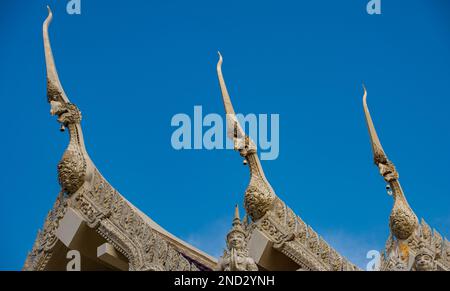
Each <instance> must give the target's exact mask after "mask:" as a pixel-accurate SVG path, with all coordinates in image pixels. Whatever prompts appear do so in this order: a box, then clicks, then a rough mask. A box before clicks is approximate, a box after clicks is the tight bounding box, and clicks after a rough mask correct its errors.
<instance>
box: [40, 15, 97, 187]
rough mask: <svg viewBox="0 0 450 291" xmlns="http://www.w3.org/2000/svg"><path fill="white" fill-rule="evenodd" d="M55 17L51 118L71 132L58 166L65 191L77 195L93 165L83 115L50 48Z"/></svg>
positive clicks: (49, 84) (47, 46) (50, 67)
mask: <svg viewBox="0 0 450 291" xmlns="http://www.w3.org/2000/svg"><path fill="white" fill-rule="evenodd" d="M52 19H53V13H52V12H51V10H50V8H48V17H47V19H46V20H45V21H44V24H43V37H44V51H45V63H46V68H47V100H48V102H49V103H50V107H51V109H50V114H51V115H55V116H57V120H58V122H59V123H60V126H61V127H60V129H61V131H65V129H66V128H68V131H69V136H70V141H69V145H68V146H67V148H66V150H65V152H64V154H63V156H62V158H61V161H60V162H59V163H58V180H59V183H60V185H61V188H62V190H63V191H64V192H65V193H66V194H68V195H72V194H74V193H75V192H76V191H77V190H78V189H79V188H80V187H81V186H82V185H83V183H84V182H85V181H86V180H87V179H88V178H89V173H91V172H92V169H93V165H92V163H91V161H90V158H89V156H88V154H87V152H86V148H85V146H84V140H83V134H82V130H81V126H80V122H81V112H80V110H79V109H78V107H77V106H76V105H75V104H72V103H71V102H70V101H69V98H68V97H67V95H66V93H65V92H64V89H63V87H62V85H61V82H60V80H59V76H58V72H57V70H56V65H55V60H54V58H53V53H52V49H51V45H50V38H49V35H48V28H49V25H50V23H51V21H52Z"/></svg>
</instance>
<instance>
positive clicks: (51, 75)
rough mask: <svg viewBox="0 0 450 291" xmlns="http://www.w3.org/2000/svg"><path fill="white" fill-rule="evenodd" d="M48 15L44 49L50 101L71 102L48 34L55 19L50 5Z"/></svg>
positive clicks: (44, 32) (44, 27)
mask: <svg viewBox="0 0 450 291" xmlns="http://www.w3.org/2000/svg"><path fill="white" fill-rule="evenodd" d="M47 9H48V16H47V19H45V21H44V24H43V27H42V30H43V34H44V50H45V64H46V66H47V96H48V98H49V100H48V102H51V101H52V100H53V101H59V102H64V103H70V102H69V99H68V98H67V96H66V93H65V92H64V89H63V87H62V85H61V82H60V81H59V77H58V72H57V71H56V65H55V60H54V58H53V53H52V47H51V45H50V38H49V36H48V27H49V25H50V23H51V22H52V19H53V13H52V10H51V9H50V7H49V6H47Z"/></svg>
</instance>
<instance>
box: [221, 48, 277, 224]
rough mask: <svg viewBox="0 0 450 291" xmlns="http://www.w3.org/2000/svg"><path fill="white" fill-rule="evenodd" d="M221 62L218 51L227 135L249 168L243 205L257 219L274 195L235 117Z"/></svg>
mask: <svg viewBox="0 0 450 291" xmlns="http://www.w3.org/2000/svg"><path fill="white" fill-rule="evenodd" d="M222 62H223V58H222V55H220V53H219V61H218V63H217V75H218V78H219V84H220V89H221V91H222V99H223V104H224V107H225V113H226V116H227V135H228V137H229V138H230V139H232V140H233V142H234V148H235V150H237V151H239V153H240V155H241V156H242V157H243V158H244V164H246V165H248V167H249V169H250V182H249V185H248V187H247V189H246V191H245V196H244V206H245V210H246V211H247V213H248V215H249V216H250V218H251V219H252V220H253V221H257V220H258V219H260V218H261V217H263V216H264V215H265V214H266V212H267V211H268V210H269V209H271V208H272V207H273V204H274V201H275V198H276V195H275V192H274V191H273V189H272V186H271V185H270V183H269V182H268V180H267V179H266V176H265V174H264V171H263V169H262V166H261V162H260V160H259V158H258V154H257V148H256V145H255V143H254V142H253V141H252V140H251V139H250V137H249V136H247V135H246V134H245V131H244V130H243V129H242V127H241V125H240V124H239V121H238V119H237V117H236V114H235V111H234V108H233V105H232V103H231V99H230V95H229V94H228V90H227V87H226V85H225V80H224V77H223V74H222Z"/></svg>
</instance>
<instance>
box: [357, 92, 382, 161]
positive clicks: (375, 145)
mask: <svg viewBox="0 0 450 291" xmlns="http://www.w3.org/2000/svg"><path fill="white" fill-rule="evenodd" d="M362 86H363V89H364V96H363V107H364V114H365V117H366V122H367V128H368V130H369V136H370V142H371V145H372V151H373V159H374V161H375V164H377V165H378V164H379V163H380V162H384V163H385V162H387V160H388V158H387V155H386V154H385V152H384V150H383V146H382V145H381V142H380V139H379V138H378V134H377V131H376V130H375V126H374V124H373V121H372V117H371V116H370V112H369V107H368V106H367V90H366V87H365V86H364V84H363V85H362Z"/></svg>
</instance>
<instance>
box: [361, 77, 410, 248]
mask: <svg viewBox="0 0 450 291" xmlns="http://www.w3.org/2000/svg"><path fill="white" fill-rule="evenodd" d="M363 88H364V96H363V107H364V113H365V116H366V122H367V128H368V129H369V135H370V142H371V144H372V150H373V157H374V162H375V164H376V165H377V167H378V168H379V170H380V174H381V175H382V176H383V178H384V180H385V181H386V182H387V183H389V187H388V188H387V189H388V191H389V192H388V193H390V194H393V198H394V206H393V208H392V210H391V214H390V216H389V227H390V229H391V232H392V233H393V234H394V236H395V237H396V238H398V239H400V240H405V239H407V238H408V237H410V236H411V235H412V234H413V232H414V230H415V229H416V226H417V221H418V220H417V217H416V215H415V213H414V212H413V211H412V209H411V207H410V206H409V204H408V201H406V198H405V195H404V193H403V189H402V187H401V185H400V182H399V180H398V178H399V175H398V172H397V170H396V169H395V166H394V164H393V163H392V162H391V161H390V160H389V159H388V157H387V155H386V154H385V152H384V150H383V147H382V146H381V142H380V140H379V138H378V135H377V132H376V130H375V126H374V124H373V121H372V117H371V116H370V112H369V108H368V107H367V90H366V88H365V87H364V85H363Z"/></svg>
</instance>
